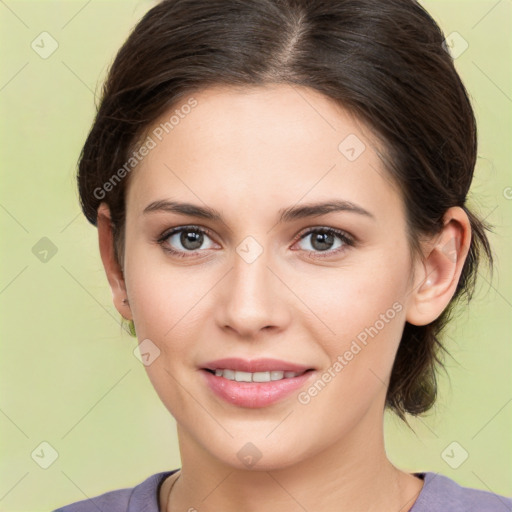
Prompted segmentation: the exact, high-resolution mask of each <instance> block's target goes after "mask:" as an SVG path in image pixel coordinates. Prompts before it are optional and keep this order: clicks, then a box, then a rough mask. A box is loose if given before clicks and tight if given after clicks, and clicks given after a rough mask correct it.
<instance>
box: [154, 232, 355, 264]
mask: <svg viewBox="0 0 512 512" xmlns="http://www.w3.org/2000/svg"><path fill="white" fill-rule="evenodd" d="M182 231H197V232H200V233H202V234H206V235H208V237H210V238H212V237H213V234H212V232H211V231H210V230H209V229H206V228H202V227H200V226H194V225H190V226H180V227H176V228H172V229H170V230H168V231H165V232H164V233H163V234H162V235H161V236H160V237H159V238H158V239H157V240H156V242H157V243H158V244H159V245H161V246H162V249H163V250H164V251H166V252H167V253H170V254H172V255H173V256H176V257H178V258H190V257H194V255H195V254H196V253H197V252H201V250H197V251H177V250H175V249H172V248H171V247H169V246H165V243H166V241H167V239H168V238H169V237H170V236H172V235H174V234H176V233H181V232H182ZM312 233H323V234H328V235H334V236H337V237H338V238H339V239H340V240H341V241H342V242H343V245H342V246H341V247H338V248H337V249H334V250H326V251H305V252H307V253H308V254H314V256H313V258H318V259H321V258H328V257H332V256H334V255H337V254H339V253H340V252H342V251H345V250H346V249H347V247H353V246H354V245H355V240H354V239H353V237H351V236H350V235H348V233H346V232H344V231H341V230H339V229H335V228H329V227H314V228H309V229H308V230H307V231H305V232H302V233H300V234H299V235H297V237H296V238H295V239H294V241H293V244H294V245H295V243H297V242H299V241H300V240H302V239H304V238H306V237H307V236H308V235H311V234H312Z"/></svg>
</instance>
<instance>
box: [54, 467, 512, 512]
mask: <svg viewBox="0 0 512 512" xmlns="http://www.w3.org/2000/svg"><path fill="white" fill-rule="evenodd" d="M176 471H179V470H178V469H175V470H173V471H165V472H162V473H156V474H154V475H152V476H150V477H149V478H147V479H146V480H144V481H143V482H142V483H140V484H139V485H137V486H135V487H130V488H127V489H118V490H116V491H110V492H107V493H105V494H102V495H100V496H96V497H95V498H90V499H88V500H82V501H78V502H76V503H72V504H70V505H66V506H64V507H62V508H59V509H57V510H54V511H53V512H160V508H159V504H158V497H159V492H160V486H161V485H162V483H163V481H164V480H165V479H166V478H167V477H168V476H169V475H172V474H173V473H175V472H176ZM413 474H414V475H415V476H418V477H420V478H422V479H423V480H424V482H425V483H424V484H423V488H422V490H421V492H420V494H419V496H418V498H417V499H416V502H415V503H414V505H413V507H412V508H411V510H410V512H512V498H508V497H505V496H502V495H499V494H494V493H492V492H489V491H482V490H479V489H473V488H470V487H462V486H461V485H459V484H458V483H457V482H455V481H454V480H451V479H450V478H448V477H446V476H444V475H441V474H439V473H434V472H430V471H427V472H424V473H413ZM197 507H198V510H200V506H199V504H197ZM191 510H194V508H193V507H191Z"/></svg>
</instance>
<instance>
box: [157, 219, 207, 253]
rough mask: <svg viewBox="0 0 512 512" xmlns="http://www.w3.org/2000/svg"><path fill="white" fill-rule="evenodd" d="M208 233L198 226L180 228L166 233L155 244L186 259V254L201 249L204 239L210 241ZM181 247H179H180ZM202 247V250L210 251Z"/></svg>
mask: <svg viewBox="0 0 512 512" xmlns="http://www.w3.org/2000/svg"><path fill="white" fill-rule="evenodd" d="M209 233H210V232H209V231H208V230H207V229H205V228H201V227H199V226H181V227H178V228H173V229H171V230H168V231H166V232H165V233H164V234H163V235H162V236H161V237H160V238H159V239H158V240H157V242H158V243H159V244H160V245H161V246H162V247H163V249H164V250H165V251H167V252H169V253H171V254H174V255H176V256H178V257H180V258H186V257H188V256H189V255H188V254H187V253H192V254H191V255H190V256H192V255H193V254H194V252H195V251H198V250H200V249H201V247H202V246H203V244H204V242H205V238H206V239H209V240H211V239H210V236H209ZM180 246H181V247H180ZM211 248H212V246H210V247H206V248H205V247H203V249H211Z"/></svg>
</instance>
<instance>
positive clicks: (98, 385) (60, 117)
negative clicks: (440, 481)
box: [0, 0, 512, 511]
mask: <svg viewBox="0 0 512 512" xmlns="http://www.w3.org/2000/svg"><path fill="white" fill-rule="evenodd" d="M154 3H155V2H149V1H138V2H135V1H128V0H122V1H121V0H116V1H110V2H107V1H99V0H92V1H85V0H84V1H60V2H54V1H41V0H40V1H31V2H29V1H14V0H11V1H8V0H6V1H1V2H0V24H1V26H0V38H1V48H2V52H1V68H0V105H1V107H0V108H1V112H0V114H1V117H0V119H1V127H0V129H1V134H0V141H1V145H0V165H1V173H2V177H1V179H2V187H1V191H0V228H1V233H2V251H1V274H0V308H1V309H0V311H1V313H0V315H1V316H0V320H1V337H0V340H1V354H2V355H1V358H0V383H1V387H0V389H1V394H0V453H1V465H0V510H1V511H43V510H52V509H53V508H56V507H57V506H60V505H64V504H67V503H71V502H74V501H78V500H81V499H85V498H87V497H92V496H95V495H98V494H100V493H103V492H106V491H109V490H113V489H117V488H122V487H128V486H133V485H136V484H137V483H139V482H141V481H142V480H144V479H145V478H147V477H148V476H149V475H151V474H153V473H156V472H158V471H164V470H169V469H175V468H179V467H180V458H179V451H178V447H177V438H176V429H175V421H174V419H173V417H172V416H171V415H170V414H169V413H168V412H167V410H166V409H165V408H164V406H163V405H162V404H161V402H160V400H159V398H158V397H157V395H156V393H155V392H154V390H153V388H152V386H151V384H150V382H149V380H148V379H147V376H146V373H145V369H144V367H143V365H142V364H141V363H140V362H139V360H138V359H136V357H135V356H134V353H133V351H134V349H135V348H136V341H135V339H134V338H131V337H130V336H128V335H127V334H126V333H125V332H124V331H123V329H122V328H121V326H120V325H119V318H120V317H119V315H118V313H117V311H116V310H115V309H114V307H113V305H112V301H111V293H110V289H109V287H108V284H107V281H106V278H105V275H104V271H103V267H102V265H101V260H100V257H99V252H98V242H97V231H96V229H95V228H94V227H92V226H91V225H89V224H88V223H87V222H86V220H85V218H84V217H83V216H82V214H81V212H80V210H79V205H78V197H77V192H76V187H75V177H74V175H75V171H76V162H77V159H78V155H79V152H80V149H81V146H82V144H83V142H84V140H85V137H86V135H87V133H88V130H89V127H90V124H91V122H92V120H93V116H94V113H95V92H96V93H98V92H99V90H100V86H101V82H102V79H103V78H104V76H105V72H106V70H107V67H108V65H109V64H110V62H111V60H112V58H113V57H114V55H115V52H116V50H117V49H118V48H119V46H120V45H121V44H122V42H123V41H124V39H125V38H126V36H127V35H128V33H129V31H130V30H131V28H132V27H133V26H134V24H135V23H136V21H137V20H138V19H139V18H140V16H142V14H143V13H144V12H146V11H147V10H148V9H149V8H150V7H151V6H152V5H154ZM422 4H423V5H424V6H425V7H426V8H427V10H429V11H430V12H431V14H432V15H433V16H434V18H435V19H436V20H437V21H438V23H439V24H440V25H441V27H442V29H443V31H444V32H445V34H446V35H448V34H451V33H452V32H458V33H459V34H460V35H461V36H462V37H463V38H464V40H465V41H467V43H468V45H469V46H468V48H467V50H466V51H465V52H464V53H462V54H461V55H460V56H459V57H458V58H457V59H456V66H457V69H458V70H459V72H460V73H461V75H462V78H463V81H464V82H465V84H466V87H467V88H468V90H469V92H470V95H471V98H472V101H473V106H474V108H475V111H476V115H477V120H478V123H479V159H478V166H477V172H476V176H475V181H474V184H473V187H472V195H473V202H472V204H473V205H474V207H475V209H476V211H477V212H479V213H480V214H481V215H482V216H484V217H486V218H487V220H488V221H490V222H491V223H493V224H494V225H495V231H496V235H493V236H492V237H491V241H492V243H493V246H494V250H495V253H496V258H497V267H496V272H495V275H494V278H493V280H492V281H490V277H489V275H488V273H487V272H485V271H483V270H482V272H481V273H480V274H481V275H480V284H479V287H478V291H477V293H476V295H475V297H474V300H473V302H472V304H471V306H470V307H469V309H467V310H462V312H461V313H460V314H459V315H458V316H457V318H456V321H455V322H454V323H453V324H452V326H451V327H450V329H449V331H448V332H447V336H446V338H445V339H446V343H447V347H448V349H449V350H450V351H451V353H452V355H453V356H454V360H451V359H448V360H447V367H448V371H449V375H450V378H449V379H447V378H446V377H445V376H444V374H441V376H440V392H439V399H438V402H437V404H436V406H435V408H434V409H433V410H432V411H431V413H429V414H427V415H425V416H424V417H422V418H416V419H411V425H412V426H413V427H414V429H415V431H416V433H412V432H410V431H409V430H408V429H407V428H406V427H405V426H403V425H402V424H401V423H400V421H399V420H398V419H397V418H395V417H394V416H392V415H391V414H390V413H387V414H386V417H385V428H386V442H387V451H388V454H389V457H390V458H391V460H392V461H393V462H394V463H395V464H396V465H397V466H399V467H401V468H403V469H404V470H408V471H424V470H428V471H436V472H441V473H443V474H444V475H446V476H448V477H450V478H453V479H454V480H456V481H457V482H459V483H460V484H462V485H465V486H470V487H477V488H481V489H486V490H492V491H494V492H497V493H500V494H506V495H512V478H511V475H512V382H511V380H512V378H511V373H512V372H511V367H512V361H511V359H512V343H511V337H510V327H511V322H510V318H511V315H512V298H511V290H512V274H511V269H512V266H511V265H510V263H507V261H510V259H511V257H512V250H511V236H512V226H511V219H512V215H511V213H512V211H511V210H512V188H510V187H512V176H511V173H510V169H511V165H512V158H511V149H510V147H511V143H510V140H511V138H510V137H511V132H512V130H511V128H512V120H511V110H512V99H511V98H512V91H511V89H512V77H511V62H512V59H511V56H512V51H511V50H512V49H511V45H512V36H511V33H512V30H511V28H512V27H511V20H512V12H511V11H512V2H511V0H501V1H496V0H492V1H470V0H463V1H462V0H461V1H451V2H445V1H435V0H429V1H423V2H422ZM43 31H46V32H49V33H50V34H51V36H52V37H53V38H54V39H55V40H56V41H57V43H58V48H57V50H56V51H55V52H54V53H53V54H52V55H51V56H49V57H48V58H46V59H43V58H41V57H40V55H39V54H38V53H36V52H35V51H34V50H33V49H32V47H31V43H32V41H34V40H36V42H37V38H38V36H39V34H40V33H41V32H43ZM46 48H48V45H46ZM455 48H457V46H456V47H455ZM458 48H459V49H460V48H461V46H459V47H458ZM43 237H47V238H48V239H49V240H51V243H52V244H53V245H54V246H55V249H56V251H57V252H56V253H55V254H52V252H51V251H50V252H48V253H47V254H46V256H45V257H46V261H41V257H42V256H41V252H38V250H39V251H40V250H41V247H43V248H44V247H48V241H44V240H43V241H42V242H41V241H40V240H41V239H42V238H43ZM38 243H39V244H40V245H36V244H38ZM41 244H42V245H41ZM45 244H46V246H45ZM34 246H35V247H36V248H35V249H33V248H34ZM55 249H54V251H55ZM43 441H46V442H48V443H49V444H50V445H51V446H52V447H53V448H54V449H55V450H56V451H57V452H58V458H57V459H56V460H55V462H53V464H51V465H50V466H49V467H48V468H47V469H42V468H41V467H40V465H39V464H37V463H36V461H35V460H37V453H43V452H44V450H43V452H41V449H40V448H39V451H38V450H37V449H38V447H39V445H40V443H41V442H43ZM453 442H457V443H458V445H460V447H459V446H458V445H457V446H455V449H454V450H453V451H452V450H451V448H452V447H453V445H452V447H450V448H448V450H447V451H445V450H446V449H447V447H449V445H451V443H453ZM34 450H36V452H35V453H36V455H34V457H33V456H32V454H33V452H34ZM462 450H465V451H466V452H467V453H468V455H469V456H468V458H467V460H465V461H464V462H463V463H462V464H461V465H460V466H459V467H458V468H457V469H454V468H452V467H451V466H450V465H449V464H448V463H447V462H445V459H446V460H455V459H458V458H460V457H461V453H463V452H462ZM44 453H45V455H44V457H46V456H47V454H48V453H49V452H48V450H46V452H44ZM443 454H445V455H444V456H443ZM447 455H448V456H447ZM44 457H43V458H44ZM450 457H451V458H450ZM40 460H42V459H40ZM452 465H453V463H452Z"/></svg>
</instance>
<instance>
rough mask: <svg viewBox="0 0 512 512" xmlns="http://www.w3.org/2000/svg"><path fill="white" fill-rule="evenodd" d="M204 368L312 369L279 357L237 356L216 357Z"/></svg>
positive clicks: (251, 369)
mask: <svg viewBox="0 0 512 512" xmlns="http://www.w3.org/2000/svg"><path fill="white" fill-rule="evenodd" d="M203 368H204V369H208V370H217V369H226V368H227V369H230V370H238V371H242V372H249V373H255V372H271V371H279V370H281V371H285V372H295V373H303V372H305V371H306V370H312V369H313V368H311V367H310V366H304V365H301V364H296V363H290V362H288V361H281V360H279V359H271V358H263V359H252V360H251V361H248V360H246V359H240V358H238V357H227V358H224V359H216V360H215V361H210V362H208V363H206V364H205V365H204V366H203Z"/></svg>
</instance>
